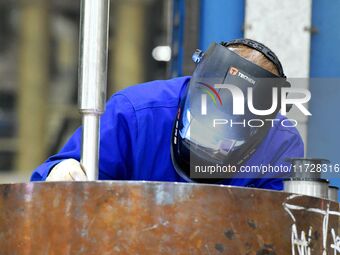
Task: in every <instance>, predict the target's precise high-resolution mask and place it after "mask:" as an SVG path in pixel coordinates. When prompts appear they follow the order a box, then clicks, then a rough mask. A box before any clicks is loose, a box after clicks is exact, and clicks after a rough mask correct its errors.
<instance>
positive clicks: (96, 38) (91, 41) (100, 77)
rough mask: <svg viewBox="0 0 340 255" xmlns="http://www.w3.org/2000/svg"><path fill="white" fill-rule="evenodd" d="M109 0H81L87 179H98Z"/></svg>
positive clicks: (81, 104) (81, 91)
mask: <svg viewBox="0 0 340 255" xmlns="http://www.w3.org/2000/svg"><path fill="white" fill-rule="evenodd" d="M109 3H110V1H109V0H81V8H80V11H81V13H80V54H79V70H78V75H79V91H78V92H79V94H78V98H79V110H80V112H81V113H82V115H83V136H82V139H83V143H82V151H81V163H82V165H83V166H84V168H85V171H86V175H87V178H88V180H90V181H95V180H97V179H98V158H99V127H100V123H99V118H100V115H101V114H102V113H103V112H104V110H105V100H106V86H107V50H108V26H109Z"/></svg>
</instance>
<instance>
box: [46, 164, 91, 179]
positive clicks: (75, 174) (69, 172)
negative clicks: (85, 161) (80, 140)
mask: <svg viewBox="0 0 340 255" xmlns="http://www.w3.org/2000/svg"><path fill="white" fill-rule="evenodd" d="M86 180H87V177H86V174H85V171H84V170H83V168H82V166H81V164H80V163H79V162H78V161H77V160H75V159H66V160H63V161H61V162H60V163H59V164H57V165H56V166H55V167H53V168H52V170H51V172H50V174H49V175H48V176H47V178H46V181H53V182H55V181H86Z"/></svg>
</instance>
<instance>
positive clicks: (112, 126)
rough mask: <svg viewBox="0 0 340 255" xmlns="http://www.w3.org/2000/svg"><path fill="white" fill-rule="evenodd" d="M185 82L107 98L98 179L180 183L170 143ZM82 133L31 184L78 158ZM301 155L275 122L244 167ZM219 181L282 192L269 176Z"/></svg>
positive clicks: (298, 143) (292, 135)
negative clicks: (69, 159)
mask: <svg viewBox="0 0 340 255" xmlns="http://www.w3.org/2000/svg"><path fill="white" fill-rule="evenodd" d="M189 80H190V77H180V78H175V79H170V80H158V81H151V82H147V83H143V84H139V85H135V86H131V87H128V88H126V89H124V90H122V91H120V92H117V93H116V94H114V95H113V96H112V97H111V98H110V100H109V101H108V103H107V105H106V110H105V113H104V114H103V115H102V117H101V127H100V152H99V153H100V154H99V179H100V180H148V181H171V182H175V181H176V182H185V180H184V179H182V178H181V177H180V176H179V175H178V174H177V172H176V170H175V169H174V166H173V164H172V160H171V155H170V140H171V131H172V126H173V123H174V119H175V116H176V113H177V107H178V103H179V100H180V96H181V94H182V93H183V91H184V89H185V86H186V85H187V84H188V82H189ZM279 118H281V119H282V118H284V117H283V116H281V115H279ZM276 123H278V122H276ZM81 132H82V131H81V128H79V129H77V130H76V131H75V133H74V134H73V135H72V137H71V138H70V139H69V140H68V142H67V143H66V144H65V146H64V147H63V148H62V149H61V151H60V152H59V153H57V154H56V155H53V156H51V157H50V158H48V159H47V160H46V161H45V162H44V163H43V164H42V165H40V166H39V167H38V168H36V169H35V170H34V172H33V174H32V177H31V181H42V180H45V179H46V177H47V176H48V174H49V172H50V170H51V169H52V168H53V167H54V166H55V165H56V164H58V163H59V162H60V161H62V160H64V159H68V158H74V159H76V160H80V151H81ZM303 154H304V152H303V142H302V139H301V137H300V135H299V133H298V131H297V130H296V128H291V127H290V128H288V127H283V126H282V125H278V124H276V125H275V126H274V127H272V128H271V129H270V131H269V133H268V134H267V136H266V138H265V139H264V141H263V142H262V143H261V144H260V145H259V147H258V149H257V151H256V152H255V153H254V154H253V155H252V156H251V157H250V159H249V160H248V162H247V165H261V164H263V165H265V164H271V165H280V164H287V163H286V162H285V159H286V158H289V157H302V156H303ZM221 183H222V184H226V185H235V186H248V187H257V188H267V189H276V190H280V189H282V180H281V179H273V178H261V179H256V178H255V179H254V178H248V179H247V178H244V179H226V180H224V181H222V182H221Z"/></svg>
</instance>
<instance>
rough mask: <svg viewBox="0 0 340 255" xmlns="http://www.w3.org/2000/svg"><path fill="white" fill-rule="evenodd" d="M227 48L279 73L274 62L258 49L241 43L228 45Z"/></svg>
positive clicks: (274, 72)
mask: <svg viewBox="0 0 340 255" xmlns="http://www.w3.org/2000/svg"><path fill="white" fill-rule="evenodd" d="M227 48H228V49H229V50H231V51H233V52H235V53H236V54H238V55H240V56H241V57H243V58H245V59H247V60H249V61H251V62H253V63H254V64H256V65H259V66H261V67H262V68H263V69H266V70H267V71H269V72H271V73H273V74H276V75H279V71H278V69H277V67H276V66H275V64H274V63H273V62H272V61H270V60H269V59H268V58H267V57H266V56H265V55H263V54H262V53H261V52H260V51H257V50H255V49H253V48H250V47H248V46H246V45H242V44H233V45H229V46H227Z"/></svg>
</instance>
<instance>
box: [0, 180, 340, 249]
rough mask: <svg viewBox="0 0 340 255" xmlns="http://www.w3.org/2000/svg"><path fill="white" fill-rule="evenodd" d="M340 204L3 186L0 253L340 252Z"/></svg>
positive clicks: (225, 194) (144, 186)
mask: <svg viewBox="0 0 340 255" xmlns="http://www.w3.org/2000/svg"><path fill="white" fill-rule="evenodd" d="M339 215H340V213H339V205H338V204H337V203H334V202H330V201H328V200H322V199H317V198H312V197H306V196H301V195H292V194H288V193H284V192H275V191H265V190H260V189H250V188H237V187H228V186H218V185H199V184H188V183H162V182H126V181H125V182H119V181H110V182H77V183H68V182H63V183H27V184H5V185H0V254H1V255H7V254H10V255H15V254H20V255H22V254H34V255H35V254H58V255H59V254H63V255H64V254H101V255H104V254H232V255H235V254H242V255H243V254H249V255H250V254H253V255H265V254H267V255H268V254H272V255H273V254H336V253H334V251H336V250H337V249H339V251H340V248H339V247H340V246H339V244H340V238H339V237H338V233H339V230H338V218H339Z"/></svg>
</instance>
